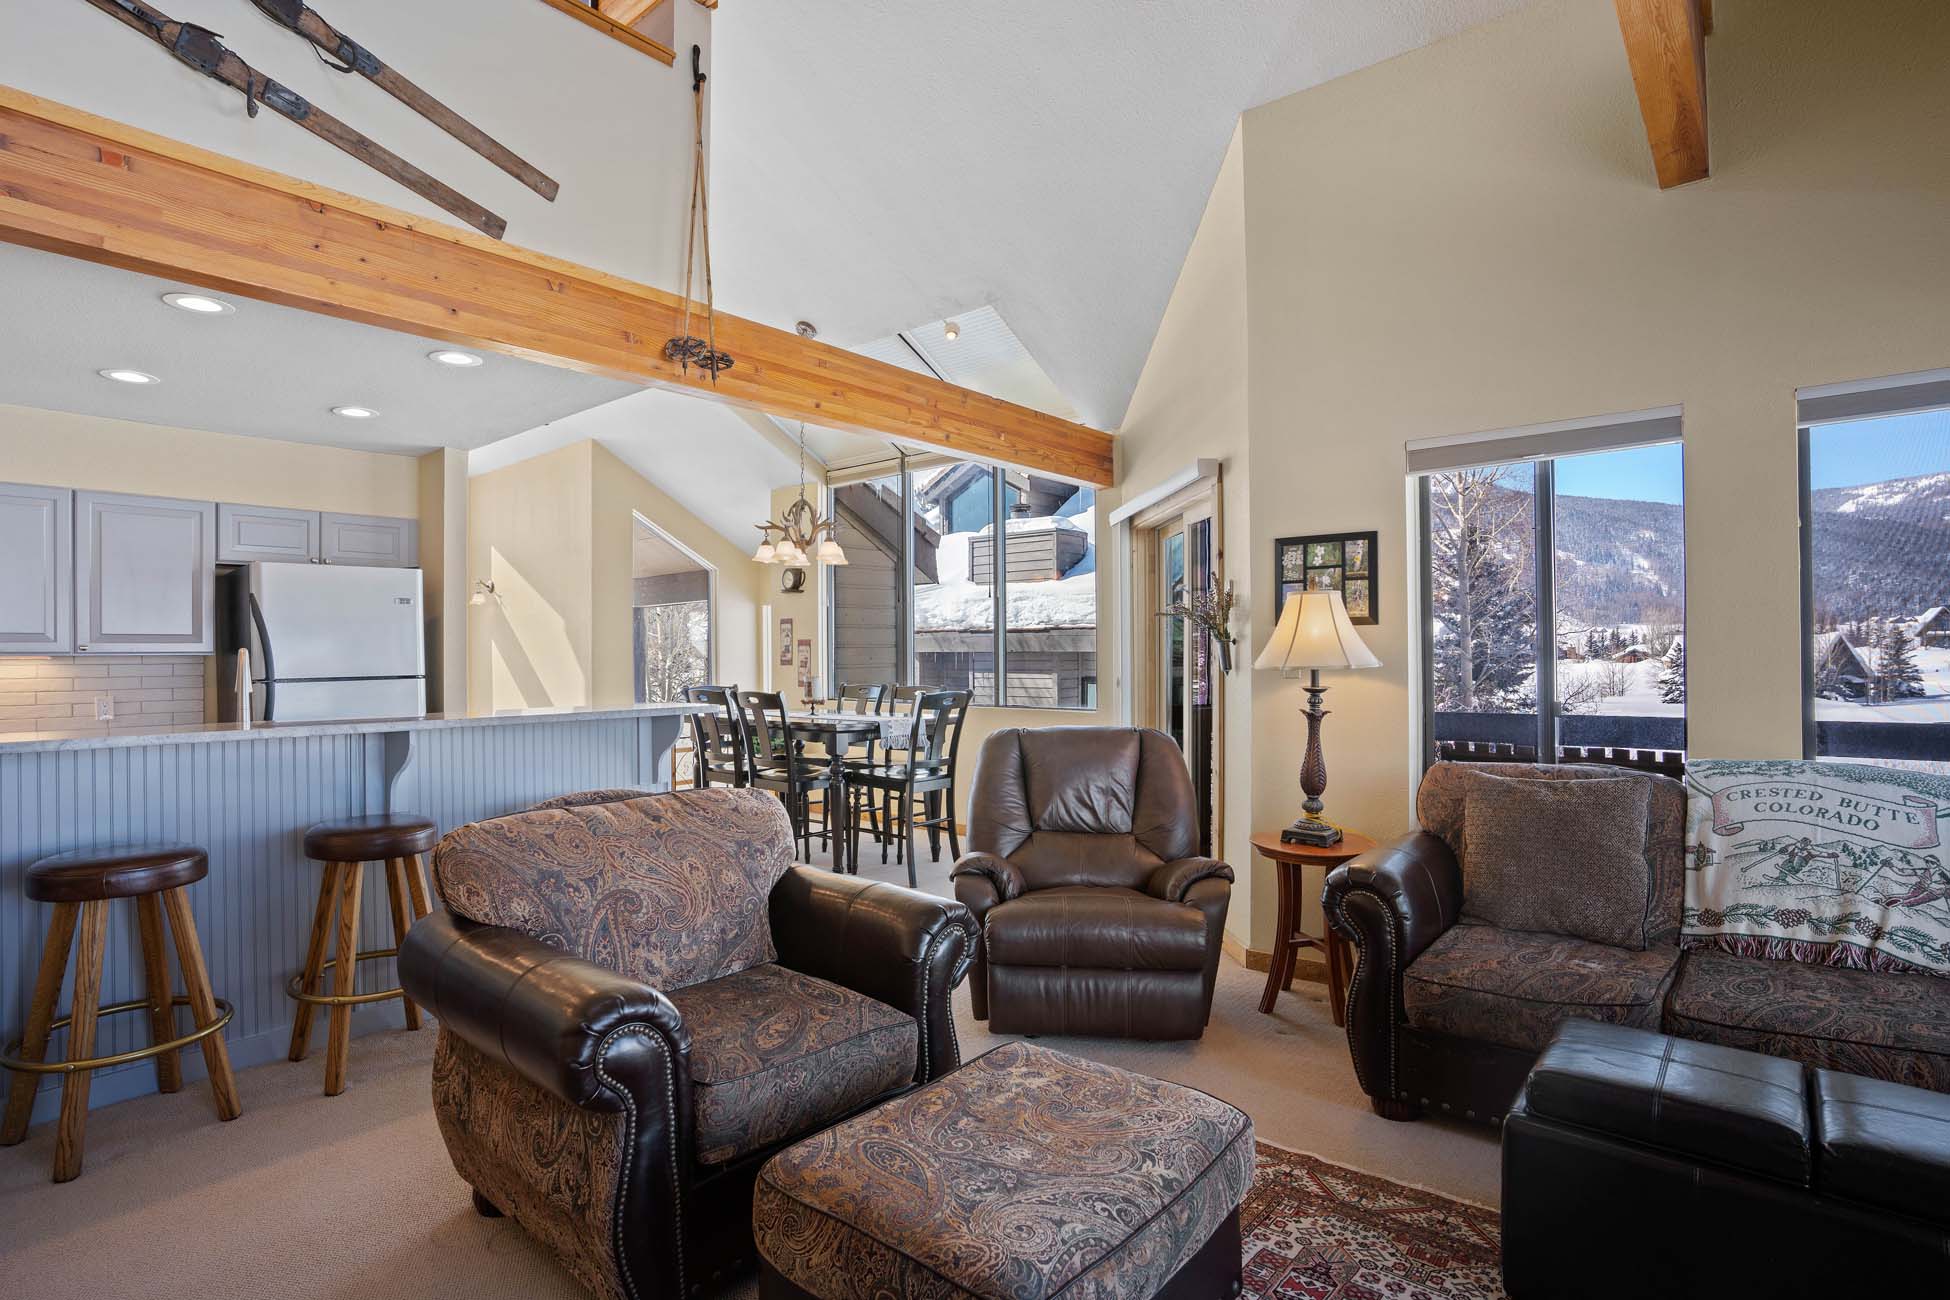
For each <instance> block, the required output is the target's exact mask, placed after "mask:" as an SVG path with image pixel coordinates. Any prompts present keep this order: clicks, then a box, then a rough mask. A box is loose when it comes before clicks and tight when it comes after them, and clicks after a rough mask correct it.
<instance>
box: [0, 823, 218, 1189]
mask: <svg viewBox="0 0 1950 1300" xmlns="http://www.w3.org/2000/svg"><path fill="white" fill-rule="evenodd" d="M209 873H210V860H209V858H208V857H206V856H205V855H204V852H203V850H202V849H198V848H190V847H187V846H182V847H170V848H108V849H92V850H87V851H83V852H77V853H62V854H58V855H56V856H54V857H51V858H42V859H41V860H40V861H38V862H36V863H34V864H33V865H32V866H30V867H29V868H27V889H26V893H27V897H29V898H31V899H33V900H34V901H35V902H37V903H52V904H54V917H53V919H52V920H51V921H50V922H49V923H48V927H47V946H46V947H45V948H43V949H42V950H41V968H40V973H39V974H38V975H37V976H36V977H35V980H34V997H33V1000H32V1002H30V1003H29V1004H28V1009H27V1030H26V1033H25V1035H24V1036H23V1038H22V1040H21V1041H20V1042H19V1043H10V1044H8V1046H7V1050H6V1053H5V1055H4V1056H0V1066H4V1067H5V1068H6V1069H8V1070H11V1071H13V1072H14V1080H13V1088H12V1090H11V1091H10V1092H9V1094H8V1096H7V1114H6V1119H5V1120H4V1121H3V1122H0V1146H12V1145H13V1144H14V1143H16V1142H18V1141H20V1140H21V1139H22V1138H23V1137H25V1136H26V1135H27V1121H28V1119H29V1117H30V1116H31V1115H32V1114H33V1110H34V1094H35V1092H36V1091H37V1090H38V1089H39V1087H40V1082H41V1076H42V1075H44V1074H59V1075H62V1076H63V1079H62V1087H61V1117H60V1120H59V1122H58V1124H57V1125H56V1127H55V1130H54V1181H55V1182H57V1183H65V1182H67V1181H68V1180H69V1179H71V1178H73V1177H74V1176H75V1175H76V1174H79V1173H80V1172H81V1147H82V1135H83V1132H84V1129H85V1128H86V1125H87V1122H88V1085H89V1082H90V1081H91V1080H92V1079H93V1077H94V1071H96V1070H99V1069H101V1068H102V1067H104V1066H109V1065H122V1064H124V1063H126V1062H129V1061H140V1060H144V1059H146V1058H148V1057H154V1058H155V1061H156V1086H157V1088H158V1089H160V1090H161V1091H163V1092H175V1091H176V1090H177V1089H179V1088H181V1087H182V1086H183V1075H182V1068H181V1062H179V1061H178V1060H177V1057H176V1053H177V1052H179V1051H181V1050H182V1049H183V1048H185V1047H188V1046H189V1045H190V1044H191V1043H197V1042H200V1043H202V1044H203V1063H204V1065H205V1066H206V1067H208V1069H209V1072H210V1092H211V1094H212V1095H213V1096H214V1097H215V1098H216V1102H217V1115H218V1117H219V1118H221V1119H227V1120H228V1119H236V1118H237V1116H238V1115H240V1114H242V1113H243V1107H242V1106H241V1105H239V1104H238V1101H237V1080H236V1079H235V1078H234V1077H233V1076H232V1075H231V1072H230V1053H229V1050H228V1049H227V1048H226V1047H225V1046H224V1041H223V1027H224V1026H225V1025H227V1024H229V1023H230V1014H231V1012H230V1004H229V1003H228V1002H225V1001H224V1000H223V999H221V998H219V997H216V996H215V995H213V994H212V993H211V992H210V972H209V969H208V968H207V967H206V966H205V965H204V962H203V946H202V945H201V944H200V943H198V942H197V938H196V922H195V921H194V920H193V919H192V918H191V916H190V900H189V896H188V895H187V894H185V893H184V892H183V890H184V887H185V886H188V885H193V884H195V883H196V882H197V881H199V880H201V879H203V877H204V876H206V875H208V874H209ZM118 898H132V899H134V900H135V907H136V923H137V928H138V930H139V932H140V933H141V936H142V969H143V974H144V976H145V977H146V981H147V984H146V992H147V994H148V996H147V997H143V998H138V999H136V1000H135V1001H133V1002H117V1003H114V1004H113V1005H110V1006H102V1005H101V993H102V957H103V950H104V948H105V947H106V946H107V939H108V905H109V903H110V902H111V901H112V900H114V899H118ZM165 913H166V914H167V915H168V918H169V921H168V929H169V931H170V932H171V934H172V935H173V936H174V937H175V940H176V960H177V964H178V965H180V966H181V967H182V969H183V985H184V987H185V988H186V989H187V990H188V992H187V993H185V994H177V993H175V992H174V991H173V989H172V986H171V984H170V980H169V954H168V953H167V952H166V951H164V948H163V930H164V923H163V917H164V914H165ZM77 929H79V930H80V931H81V949H80V951H79V952H78V953H77V954H76V956H75V964H74V1005H73V1009H72V1010H71V1011H69V1013H68V1014H67V1015H66V1016H64V1017H62V1018H61V1019H59V1020H57V1019H55V1018H54V1010H55V1007H56V1006H57V1005H59V1003H60V1000H61V976H62V974H63V972H64V971H65V970H66V969H67V965H68V948H69V946H70V945H71V944H72V943H73V941H74V936H75V931H76V930H77ZM181 1006H187V1007H188V1008H189V1009H190V1014H191V1017H192V1018H193V1019H194V1020H195V1022H196V1028H195V1030H194V1031H193V1032H191V1033H188V1034H184V1035H181V1036H180V1037H179V1036H177V1034H176V1008H177V1007H181ZM126 1011H146V1012H147V1013H148V1015H149V1028H150V1035H151V1038H152V1039H153V1042H152V1043H151V1044H150V1045H149V1046H148V1047H139V1048H135V1049H133V1050H131V1051H127V1052H117V1053H115V1054H114V1055H113V1056H95V1055H94V1054H93V1053H94V1051H95V1025H96V1022H97V1021H98V1020H99V1019H100V1018H101V1017H102V1016H112V1015H119V1014H121V1013H122V1012H126ZM63 1027H65V1028H66V1029H67V1031H68V1058H67V1059H66V1060H65V1061H56V1062H52V1063H50V1062H48V1060H47V1040H48V1037H49V1035H51V1034H52V1033H53V1032H54V1031H55V1030H57V1029H61V1028H63Z"/></svg>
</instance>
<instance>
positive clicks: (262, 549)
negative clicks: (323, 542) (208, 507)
mask: <svg viewBox="0 0 1950 1300" xmlns="http://www.w3.org/2000/svg"><path fill="white" fill-rule="evenodd" d="M319 532H320V529H319V519H318V512H317V511H316V510H284V509H280V508H279V507H277V506H233V505H219V506H218V507H217V559H218V560H220V561H221V562H223V563H225V564H249V563H250V562H251V561H252V560H294V561H296V562H298V563H299V564H304V563H307V562H309V561H314V560H316V559H318V557H319V549H318V548H319Z"/></svg>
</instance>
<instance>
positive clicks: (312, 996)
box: [284, 948, 406, 1007]
mask: <svg viewBox="0 0 1950 1300" xmlns="http://www.w3.org/2000/svg"><path fill="white" fill-rule="evenodd" d="M397 956H399V949H397V948H374V949H372V950H371V951H370V952H367V951H363V950H362V951H361V952H360V953H359V955H358V957H357V958H356V959H355V960H357V961H378V960H379V959H380V958H381V957H397ZM336 965H338V961H337V960H336V959H334V960H332V961H328V962H326V963H325V964H324V965H323V966H320V967H319V968H318V982H319V984H321V985H323V984H324V983H325V972H326V971H328V970H331V969H332V968H333V967H334V966H336ZM304 978H305V973H304V972H303V971H299V972H298V973H297V974H296V975H293V976H292V977H291V978H290V979H288V980H286V981H285V982H284V991H285V992H286V993H287V994H289V995H290V996H291V997H292V998H293V999H295V1000H296V1001H299V1002H309V1003H311V1004H312V1005H313V1006H315V1007H356V1006H360V1005H362V1004H364V1003H367V1002H385V1001H387V1000H388V999H389V998H403V997H405V996H406V990H405V989H402V988H390V989H375V990H373V991H372V992H371V993H307V992H305V990H303V989H301V988H299V987H298V984H299V981H301V980H303V979H304Z"/></svg>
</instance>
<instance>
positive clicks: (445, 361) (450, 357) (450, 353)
mask: <svg viewBox="0 0 1950 1300" xmlns="http://www.w3.org/2000/svg"><path fill="white" fill-rule="evenodd" d="M427 357H428V359H430V360H433V361H438V362H439V363H440V364H441V365H443V366H478V365H480V364H481V359H480V358H479V357H477V356H475V355H474V354H473V353H472V352H462V351H460V350H459V349H457V348H443V349H441V350H440V351H438V352H429V353H427Z"/></svg>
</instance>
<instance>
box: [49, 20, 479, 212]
mask: <svg viewBox="0 0 1950 1300" xmlns="http://www.w3.org/2000/svg"><path fill="white" fill-rule="evenodd" d="M87 3H89V4H91V5H93V6H94V7H95V8H97V9H100V10H101V11H102V12H103V13H106V14H108V15H110V16H111V17H113V18H117V19H119V20H120V21H121V22H122V23H123V24H124V25H126V26H128V27H132V28H134V29H135V30H136V31H138V32H141V33H142V34H143V35H144V36H147V37H149V38H150V39H151V40H153V41H155V42H156V44H158V45H160V46H162V47H163V48H164V49H165V50H168V51H169V52H170V53H171V54H173V55H175V56H176V57H177V58H178V59H180V60H181V61H182V62H184V63H186V64H188V65H189V66H190V67H192V68H194V69H196V70H197V71H198V72H200V73H202V74H203V75H204V76H206V77H209V78H211V79H213V80H216V81H221V82H222V83H223V84H224V85H226V86H229V87H230V88H231V89H233V90H236V91H238V92H239V93H241V94H242V95H243V96H244V103H245V105H246V108H247V111H248V112H249V113H250V115H251V116H252V117H256V116H257V106H258V105H259V104H263V105H265V106H266V107H267V108H269V109H270V110H271V111H272V112H274V113H277V114H278V115H279V116H281V117H284V118H287V119H289V120H290V121H293V122H296V123H297V124H298V125H299V126H302V127H304V128H305V130H307V131H310V132H311V133H312V134H313V135H315V136H317V137H318V138H319V139H321V140H324V141H326V142H328V143H330V144H333V145H336V146H337V147H338V148H340V149H343V150H344V151H345V152H347V153H349V154H351V155H352V156H353V157H354V158H357V159H358V160H359V161H360V162H362V163H364V164H365V165H366V166H368V167H370V168H372V169H373V170H374V171H377V172H379V173H381V174H382V175H384V176H387V177H390V178H391V179H393V180H395V181H398V182H399V183H400V184H401V185H404V186H406V188H407V189H409V190H412V191H413V192H414V193H415V194H418V195H419V196H420V197H422V198H424V199H426V200H427V201H428V202H430V203H433V204H436V205H438V206H439V207H441V208H443V209H445V210H446V211H448V212H450V213H452V214H453V215H454V216H456V217H458V218H460V219H461V220H462V221H465V222H466V223H467V224H468V225H470V226H472V227H474V228H475V229H476V230H479V231H481V232H482V233H483V234H486V235H490V236H492V237H493V238H495V239H499V238H501V236H502V234H503V233H505V232H506V231H507V229H508V223H507V222H506V221H505V220H503V219H502V218H500V217H498V216H496V215H495V214H494V213H492V212H489V211H488V210H487V209H486V208H484V207H482V206H481V205H480V204H478V203H476V202H474V200H472V199H470V198H468V197H467V196H466V195H464V194H462V193H460V192H459V191H457V190H455V189H453V188H451V187H450V186H447V185H445V184H443V183H442V182H440V181H437V180H435V179H434V178H433V177H431V176H429V175H427V173H425V172H423V171H421V170H420V169H419V168H418V167H415V166H414V165H413V164H412V163H410V162H407V161H406V160H405V159H404V158H402V157H400V156H399V155H398V154H396V153H394V152H393V151H392V150H390V149H388V148H386V147H385V146H384V145H382V144H380V143H378V142H377V141H375V140H373V139H371V138H369V137H367V136H365V135H362V134H360V133H359V132H358V131H355V130H353V129H352V128H351V127H349V126H347V125H346V124H345V123H344V122H341V121H339V119H338V118H336V117H333V116H332V115H331V114H330V113H327V112H326V111H324V110H323V109H321V108H315V107H313V106H312V104H311V101H309V100H307V99H306V98H305V97H304V96H303V95H300V94H299V93H298V92H297V91H295V90H293V89H291V88H290V87H289V86H286V85H282V84H280V83H279V82H276V81H273V80H271V78H269V77H267V76H265V75H264V74H263V73H261V72H259V71H258V70H257V69H255V68H253V67H252V66H251V65H250V64H248V63H246V62H244V61H243V60H242V59H241V58H239V57H238V56H237V55H236V54H234V53H232V52H231V51H230V50H229V49H227V48H225V46H224V44H223V41H222V40H221V39H219V37H218V36H217V33H215V32H213V31H211V30H210V29H209V28H207V27H199V26H197V25H196V24H195V23H182V22H177V21H176V20H175V19H173V18H171V17H170V16H169V15H167V14H165V13H163V12H162V11H161V10H158V9H156V8H154V7H152V6H150V5H148V4H145V3H144V2H143V0H87Z"/></svg>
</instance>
